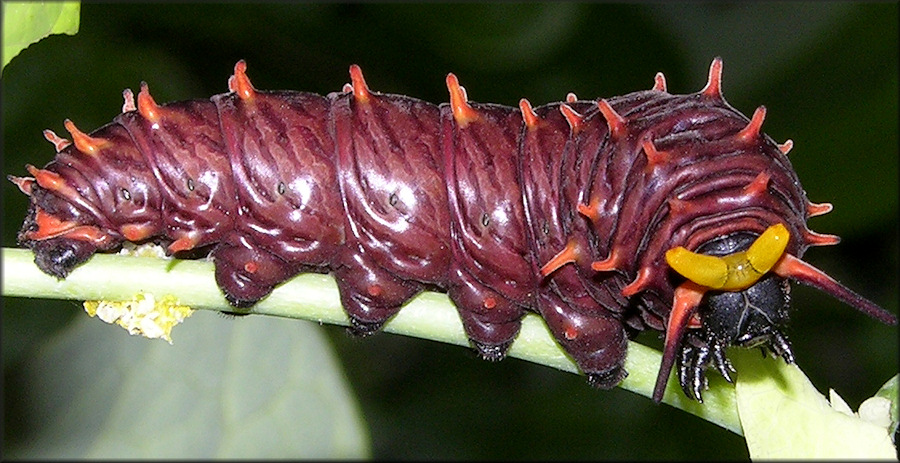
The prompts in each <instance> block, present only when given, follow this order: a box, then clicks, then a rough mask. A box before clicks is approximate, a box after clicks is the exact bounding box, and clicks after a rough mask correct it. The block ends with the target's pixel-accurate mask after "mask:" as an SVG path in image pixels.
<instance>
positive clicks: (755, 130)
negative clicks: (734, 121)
mask: <svg viewBox="0 0 900 463" xmlns="http://www.w3.org/2000/svg"><path fill="white" fill-rule="evenodd" d="M765 119H766V107H765V106H760V107H758V108H756V111H753V117H752V118H751V119H750V123H749V124H747V126H746V127H744V128H743V129H741V131H740V132H738V134H737V138H738V139H739V140H743V141H745V142H750V141H753V140H756V139H757V138H759V133H760V131H761V130H762V125H763V121H764V120H765Z"/></svg>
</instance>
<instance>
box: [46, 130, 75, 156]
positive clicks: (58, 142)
mask: <svg viewBox="0 0 900 463" xmlns="http://www.w3.org/2000/svg"><path fill="white" fill-rule="evenodd" d="M44 138H46V139H47V141H49V142H50V143H53V147H54V148H56V152H57V153H59V152H60V151H62V150H63V149H65V148H66V147H67V146H69V145H71V144H72V142H71V141H69V140H66V139H65V138H63V137H60V136H59V135H57V134H56V132H54V131H52V130H50V129H46V130H44Z"/></svg>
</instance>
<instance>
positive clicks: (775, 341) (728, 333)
mask: <svg viewBox="0 0 900 463" xmlns="http://www.w3.org/2000/svg"><path fill="white" fill-rule="evenodd" d="M789 238H790V235H789V232H788V230H787V228H786V227H785V226H784V225H782V224H775V225H773V226H771V227H769V228H768V229H766V231H765V232H763V233H762V234H755V233H750V232H738V233H734V234H731V235H726V236H723V237H719V238H716V239H713V240H710V241H708V242H706V243H704V244H703V245H701V246H699V247H698V248H697V250H696V252H692V251H688V250H687V249H685V248H682V247H677V248H673V249H670V250H669V251H668V252H667V253H666V261H667V262H668V264H669V266H670V267H671V268H672V269H673V270H675V271H676V272H678V273H679V274H681V275H682V276H684V277H685V278H686V279H687V281H685V282H684V283H683V284H681V285H680V286H679V287H678V288H677V289H676V290H675V301H674V304H673V308H672V312H671V313H670V315H669V322H668V326H667V329H666V341H665V348H664V350H665V351H664V353H663V361H662V366H661V367H660V371H659V376H658V377H657V383H656V388H655V390H654V393H653V399H654V400H655V401H656V402H659V401H660V400H662V396H663V392H664V390H665V384H666V380H667V378H668V376H669V372H670V371H671V369H672V367H673V365H674V364H676V363H677V365H678V376H679V382H680V384H681V387H682V389H683V390H684V392H685V394H686V395H687V396H688V397H692V398H694V399H697V400H700V401H702V398H701V392H702V390H703V389H705V388H706V382H707V381H706V377H705V375H704V371H705V370H706V368H707V367H708V366H714V367H715V368H716V369H717V370H718V371H719V372H720V373H721V374H722V376H724V377H725V379H727V380H728V381H729V382H731V377H730V374H729V372H733V371H734V369H733V368H732V366H731V364H730V363H729V362H728V359H727V358H726V357H725V349H726V348H727V347H729V346H738V347H746V348H753V347H760V348H763V349H766V350H769V351H771V352H773V353H774V354H776V355H778V356H781V357H782V358H784V360H785V361H786V362H788V363H792V362H793V361H794V356H793V352H792V351H791V345H790V342H789V341H788V339H787V336H786V335H785V334H784V333H783V332H782V330H783V329H784V328H785V327H786V325H787V323H788V321H789V308H790V284H789V282H788V281H789V279H793V280H797V281H799V282H801V283H804V284H807V285H810V286H813V287H815V288H817V289H819V290H821V291H824V292H826V293H828V294H831V295H832V296H834V297H836V298H838V299H839V300H841V301H843V302H845V303H847V304H849V305H851V306H853V307H854V308H856V309H858V310H860V311H862V312H863V313H866V314H867V315H870V316H872V317H874V318H876V319H878V320H880V321H882V322H885V323H891V324H895V323H897V319H896V318H895V317H894V316H893V315H892V314H890V313H888V312H886V311H885V310H883V309H881V308H880V307H878V306H877V305H875V304H874V303H872V302H871V301H868V300H867V299H865V298H863V297H862V296H860V295H858V294H856V293H854V292H853V291H851V290H850V289H848V288H846V287H845V286H843V285H841V284H840V283H838V282H837V281H835V280H834V279H832V278H831V277H829V276H828V275H826V274H825V273H823V272H822V271H820V270H818V269H816V268H815V267H813V266H811V265H809V264H807V263H806V262H803V261H802V260H800V259H798V258H797V257H795V256H793V255H791V254H789V253H786V252H785V248H786V246H787V243H788V240H789Z"/></svg>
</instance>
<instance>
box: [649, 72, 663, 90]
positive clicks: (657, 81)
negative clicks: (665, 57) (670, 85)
mask: <svg viewBox="0 0 900 463" xmlns="http://www.w3.org/2000/svg"><path fill="white" fill-rule="evenodd" d="M651 90H656V91H658V92H665V91H666V90H667V89H666V76H665V75H663V73H661V72H657V73H656V76H655V77H653V88H652V89H651Z"/></svg>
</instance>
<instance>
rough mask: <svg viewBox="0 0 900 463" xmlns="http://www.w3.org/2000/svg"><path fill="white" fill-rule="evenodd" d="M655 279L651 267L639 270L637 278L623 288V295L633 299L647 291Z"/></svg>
mask: <svg viewBox="0 0 900 463" xmlns="http://www.w3.org/2000/svg"><path fill="white" fill-rule="evenodd" d="M652 279H653V270H652V269H651V268H650V267H644V268H642V269H640V270H638V275H637V278H635V279H634V281H632V282H631V283H629V284H628V285H627V286H625V287H624V288H622V295H623V296H625V297H631V296H634V295H635V294H637V293H639V292H641V291H643V290H645V289H647V285H649V284H650V281H651V280H652Z"/></svg>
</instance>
